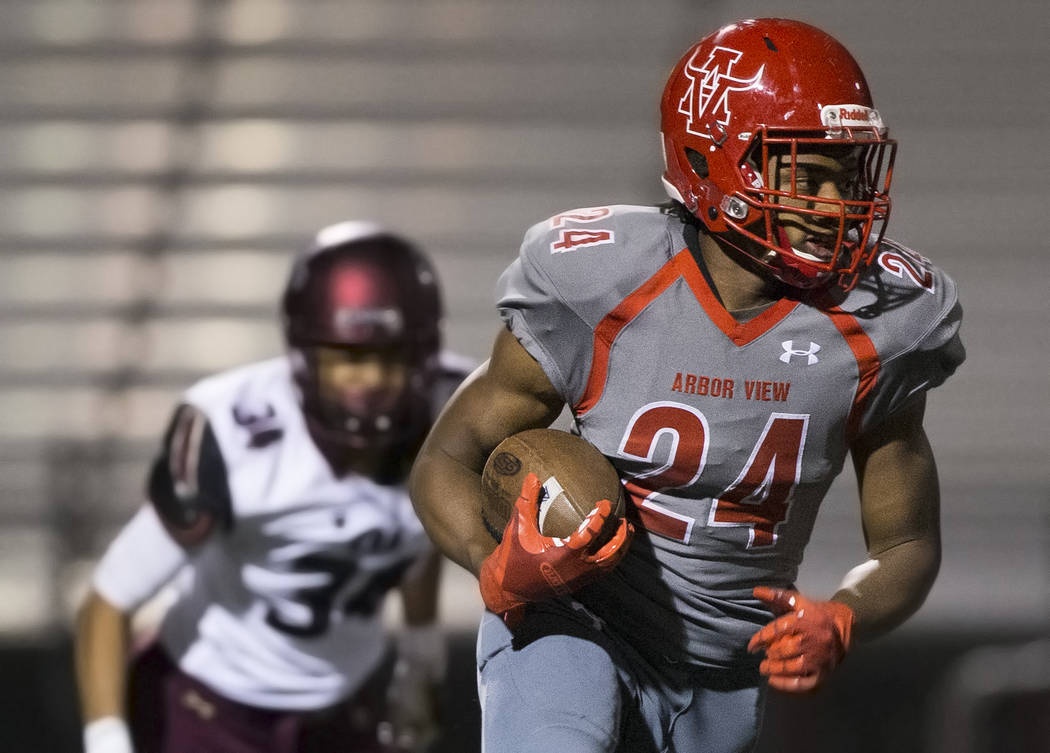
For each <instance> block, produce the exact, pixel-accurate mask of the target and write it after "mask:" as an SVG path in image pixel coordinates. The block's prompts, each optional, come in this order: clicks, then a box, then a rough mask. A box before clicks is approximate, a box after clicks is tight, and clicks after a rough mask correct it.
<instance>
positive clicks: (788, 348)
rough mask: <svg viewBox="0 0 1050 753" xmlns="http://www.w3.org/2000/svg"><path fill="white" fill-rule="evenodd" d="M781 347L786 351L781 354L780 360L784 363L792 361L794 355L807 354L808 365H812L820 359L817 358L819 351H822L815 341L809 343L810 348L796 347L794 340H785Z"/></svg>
mask: <svg viewBox="0 0 1050 753" xmlns="http://www.w3.org/2000/svg"><path fill="white" fill-rule="evenodd" d="M780 347H782V348H783V349H784V352H783V353H781V354H780V360H781V361H783V362H784V363H791V358H792V357H793V356H805V358H806V365H807V366H812V365H813V364H815V363H816V362H817V361H819V360H820V359H819V358H817V353H819V352H820V346H819V345H817V344H816V343H815V342H811V343H810V344H809V350H801V349H796V348H795V341H794V340H785V341H784V342H782V343H780Z"/></svg>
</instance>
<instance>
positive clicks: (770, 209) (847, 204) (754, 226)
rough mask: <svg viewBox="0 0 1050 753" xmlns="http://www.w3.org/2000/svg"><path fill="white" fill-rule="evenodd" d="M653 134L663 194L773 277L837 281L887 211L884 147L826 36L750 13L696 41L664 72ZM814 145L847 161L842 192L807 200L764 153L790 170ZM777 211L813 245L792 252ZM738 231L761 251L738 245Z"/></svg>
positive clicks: (872, 238)
mask: <svg viewBox="0 0 1050 753" xmlns="http://www.w3.org/2000/svg"><path fill="white" fill-rule="evenodd" d="M661 131H662V136H663V149H664V163H665V166H666V170H665V172H664V175H663V183H664V187H665V188H666V190H667V192H668V194H669V195H670V196H671V198H672V199H674V200H676V201H679V202H681V203H682V204H683V205H684V206H685V208H686V209H687V210H688V211H689V212H691V213H692V214H693V215H695V216H696V217H697V218H698V219H700V220H701V221H702V222H703V223H704V224H705V225H706V226H707V228H708V230H709V231H710V232H711V233H714V234H717V235H718V236H719V237H720V238H721V239H722V240H723V241H724V242H725V243H727V244H728V245H729V246H731V247H733V248H735V249H737V250H738V251H740V252H742V253H746V254H747V255H748V257H749V258H751V259H753V260H756V261H757V262H758V263H759V264H761V265H762V266H763V267H765V268H766V269H767V270H768V271H769V272H770V273H772V274H773V275H774V276H776V277H777V278H778V279H780V280H782V281H784V282H786V283H788V284H790V285H792V286H794V287H799V288H812V287H817V286H820V285H824V284H825V283H828V282H831V281H837V282H838V283H840V284H842V285H843V286H845V287H847V288H848V287H850V286H852V285H853V284H854V283H855V281H856V278H857V276H858V274H859V273H860V272H861V271H863V269H864V268H865V267H866V266H867V265H868V264H869V263H870V262H871V259H872V257H873V256H874V252H875V248H876V247H877V245H878V240H879V239H880V238H881V237H882V233H883V232H884V229H885V225H886V221H887V219H888V218H889V211H890V199H889V184H890V177H891V175H892V171H893V159H894V155H895V153H896V144H895V142H893V141H891V140H889V139H887V138H886V128H885V127H884V126H883V123H882V119H881V118H880V116H879V113H878V112H877V111H876V110H875V109H874V106H873V104H872V99H871V93H870V91H869V90H868V84H867V82H866V81H865V79H864V74H863V73H862V72H861V70H860V68H859V66H858V65H857V62H856V61H855V60H854V59H853V57H852V56H851V55H850V53H849V52H848V51H847V50H846V48H845V47H843V46H842V45H841V44H840V43H839V42H837V41H836V40H835V39H833V38H832V37H830V36H829V35H828V34H825V33H824V32H823V31H821V30H819V29H817V28H814V27H813V26H809V25H807V24H804V23H800V22H798V21H790V20H785V19H777V18H761V19H757V20H746V21H740V22H738V23H734V24H731V25H729V26H725V27H723V28H721V29H719V30H718V31H716V32H714V33H713V34H711V35H709V36H706V37H704V38H703V39H701V40H700V41H699V42H697V43H696V44H695V45H693V46H692V47H691V48H689V50H688V51H687V52H686V53H685V55H684V56H683V57H682V59H681V60H680V61H679V62H678V64H677V65H676V66H675V67H674V70H673V71H672V72H671V76H670V78H669V79H668V81H667V86H666V88H665V89H664V95H663V100H662V103H661ZM835 148H838V151H834V149H835ZM821 150H826V151H829V152H831V153H833V154H843V153H845V152H847V151H848V152H850V160H851V163H850V164H852V159H856V160H857V175H856V178H855V180H851V181H850V186H849V191H848V192H846V193H847V194H848V195H845V196H841V197H837V198H836V197H828V196H816V195H811V193H807V191H806V190H805V189H806V186H800V185H799V184H798V183H797V182H796V180H795V170H794V169H793V168H792V169H790V171H789V173H790V176H791V177H790V179H789V180H787V181H785V180H784V179H783V177H782V173H780V171H776V172H775V174H770V173H771V172H773V171H771V169H770V164H771V158H774V160H776V159H780V160H786V163H785V164H787V165H793V164H794V163H795V157H796V155H797V154H801V153H809V152H820V151H821ZM789 207H790V208H789ZM778 212H780V213H790V214H792V215H794V216H795V217H796V218H799V217H801V218H802V221H803V222H804V223H806V225H811V226H812V227H819V228H820V231H819V232H820V237H821V240H820V242H819V245H820V247H821V248H822V249H823V251H822V252H821V253H813V248H812V246H810V244H809V243H803V244H801V245H803V246H804V248H801V249H800V248H795V247H793V246H792V245H791V243H789V242H788V239H787V235H786V233H785V231H784V229H783V227H782V226H781V224H780V223H779V222H778ZM740 236H744V237H745V238H747V239H750V241H751V242H752V243H751V244H750V245H754V244H755V243H757V244H758V246H759V247H761V248H762V249H764V253H759V254H757V257H756V255H755V254H754V253H748V252H746V251H745V250H744V249H743V248H741V246H740V245H739V244H740V243H741V242H742V240H741V237H740Z"/></svg>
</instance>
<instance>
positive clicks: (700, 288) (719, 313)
mask: <svg viewBox="0 0 1050 753" xmlns="http://www.w3.org/2000/svg"><path fill="white" fill-rule="evenodd" d="M674 261H675V263H676V264H677V265H678V268H679V270H680V271H681V274H682V277H683V279H685V281H686V284H687V285H689V288H690V290H692V291H693V295H694V296H696V300H697V301H698V302H699V303H700V305H701V306H703V308H704V311H706V312H707V315H708V317H710V319H711V321H712V322H714V323H715V326H717V327H718V328H719V329H720V330H722V332H723V333H724V334H725V336H726V337H728V338H729V339H730V340H732V341H733V344H734V345H736V346H738V347H741V346H744V345H747V344H748V343H750V342H753V341H754V340H756V339H758V338H759V337H761V336H762V335H764V334H765V333H766V332H768V331H769V330H771V329H773V327H775V326H776V325H777V323H778V322H779V321H780V320H781V319H783V318H784V317H785V316H787V315H788V314H790V313H791V312H792V311H794V310H795V307H796V306H797V305H798V301H792V300H790V299H788V298H781V299H780V300H779V301H777V302H776V303H774V304H773V305H772V306H770V307H769V308H767V309H766V310H765V311H763V312H762V313H761V314H759V315H758V316H756V317H755V318H753V319H750V320H748V321H746V322H738V321H737V320H736V319H734V318H733V315H732V314H730V313H729V312H728V311H726V309H725V307H724V306H723V305H722V302H721V301H719V300H718V296H716V295H715V294H714V291H712V290H711V288H710V286H709V285H708V284H707V280H706V279H704V276H703V274H702V273H701V272H700V268H699V267H697V266H696V262H695V261H693V257H692V256H691V255H690V254H689V251H688V249H686V250H684V251H682V252H680V253H679V254H678V255H677V256H676V257H675V258H674Z"/></svg>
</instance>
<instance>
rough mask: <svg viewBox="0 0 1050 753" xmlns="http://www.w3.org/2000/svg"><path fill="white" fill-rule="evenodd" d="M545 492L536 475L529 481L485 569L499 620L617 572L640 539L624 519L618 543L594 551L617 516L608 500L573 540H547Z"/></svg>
mask: <svg viewBox="0 0 1050 753" xmlns="http://www.w3.org/2000/svg"><path fill="white" fill-rule="evenodd" d="M540 491H541V485H540V481H539V478H537V476H536V474H535V473H529V474H528V475H526V476H525V481H524V483H522V485H521V496H520V497H518V500H517V502H516V503H515V504H514V512H513V514H512V515H511V517H510V520H509V521H508V522H507V527H506V529H505V530H504V532H503V540H502V542H501V543H500V545H499V546H497V547H496V549H495V550H493V552H492V553H491V554H490V555H489V556H488V557H487V558H486V559H485V561H484V562H483V563H482V565H481V574H480V576H479V579H480V582H481V598H482V599H483V600H484V601H485V606H486V607H488V608H489V610H490V611H492V612H495V613H496V614H503V615H506V614H507V613H508V612H511V611H512V610H515V611H517V610H518V608H520V607H522V606H523V605H524V604H526V603H528V602H532V601H542V600H544V599H548V598H550V597H552V596H555V595H564V594H569V593H572V592H573V591H575V590H576V589H578V588H580V587H581V586H583V585H585V584H587V583H590V582H591V581H593V580H595V579H596V578H597V577H599V576H600V575H602V574H603V573H605V572H607V571H609V570H610V569H612V568H613V567H615V566H616V564H617V563H618V562H619V561H620V559H621V558H622V557H623V556H624V554H626V553H627V546H628V544H629V543H630V541H631V536H632V535H633V534H634V527H633V526H632V525H631V524H630V523H629V522H628V521H627V519H626V518H624V519H623V520H621V521H620V525H619V527H618V528H617V529H616V533H615V534H614V535H613V536H612V538H610V539H609V541H607V542H605V543H604V544H602V545H601V546H600V547H599V548H598V549H597V550H596V551H592V549H593V548H594V547H593V546H592V545H593V544H594V543H595V537H596V536H597V535H598V532H599V531H601V529H602V527H603V526H604V525H605V521H606V520H607V519H608V517H609V515H611V514H612V503H611V502H609V500H606V499H603V500H601V501H599V502H598V504H597V505H596V506H595V508H594V509H593V510H591V512H590V513H589V514H588V515H587V517H586V518H585V519H584V520H583V522H582V523H580V525H579V527H578V528H577V529H576V530H575V531H573V533H572V534H570V535H569V536H568V537H566V538H564V539H559V538H552V537H550V536H544V535H543V534H541V533H540V531H539V523H538V516H539V498H540ZM508 621H509V620H508Z"/></svg>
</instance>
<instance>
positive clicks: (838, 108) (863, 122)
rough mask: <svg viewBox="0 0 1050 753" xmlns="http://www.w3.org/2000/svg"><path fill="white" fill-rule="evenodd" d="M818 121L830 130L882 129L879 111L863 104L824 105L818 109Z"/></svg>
mask: <svg viewBox="0 0 1050 753" xmlns="http://www.w3.org/2000/svg"><path fill="white" fill-rule="evenodd" d="M820 121H821V122H822V123H823V124H824V125H825V126H827V127H828V128H829V129H832V130H836V129H840V128H877V129H879V130H882V129H883V124H882V118H881V117H880V116H879V111H878V110H873V109H871V108H870V107H865V106H864V105H824V107H822V108H821V110H820Z"/></svg>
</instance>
